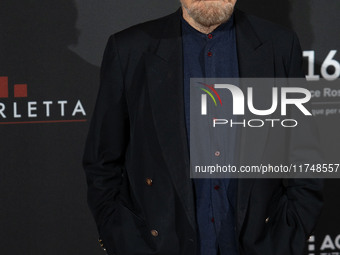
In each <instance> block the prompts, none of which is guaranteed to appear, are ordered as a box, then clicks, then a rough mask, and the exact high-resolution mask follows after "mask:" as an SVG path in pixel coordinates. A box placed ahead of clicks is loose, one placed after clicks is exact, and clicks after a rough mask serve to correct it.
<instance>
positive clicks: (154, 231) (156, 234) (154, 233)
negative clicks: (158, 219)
mask: <svg viewBox="0 0 340 255" xmlns="http://www.w3.org/2000/svg"><path fill="white" fill-rule="evenodd" d="M150 232H151V235H152V236H154V237H157V236H158V231H157V230H156V229H153V230H151V231H150Z"/></svg>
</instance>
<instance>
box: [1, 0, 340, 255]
mask: <svg viewBox="0 0 340 255" xmlns="http://www.w3.org/2000/svg"><path fill="white" fill-rule="evenodd" d="M237 6H238V7H239V8H240V9H242V10H244V11H246V12H248V13H252V14H255V15H257V16H260V17H263V18H266V19H268V20H271V21H273V22H275V23H278V24H281V25H283V26H286V27H290V28H293V29H294V30H295V31H296V32H297V34H298V35H299V38H300V41H301V45H302V48H303V50H304V53H303V54H304V60H305V69H306V75H307V78H308V79H310V80H311V81H312V80H317V79H319V78H325V79H328V80H332V79H333V80H334V79H336V78H338V77H339V76H340V64H339V62H340V53H338V52H337V51H338V50H339V47H340V36H339V35H340V26H339V24H340V18H339V15H338V14H339V12H340V3H339V2H338V1H333V0H324V1H318V0H299V1H292V0H291V1H288V0H276V1H272V0H258V1H253V0H239V1H238V4H237ZM178 7H179V1H178V0H162V1H159V0H140V1H133V0H102V1H94V0H76V1H72V0H58V1H57V0H44V1H38V0H3V1H1V2H0V112H2V114H0V134H1V145H0V155H1V158H0V254H1V255H43V254H44V255H61V254H62V255H75V254H79V255H102V254H104V252H103V251H102V249H101V248H100V246H99V244H98V243H97V237H98V236H97V232H96V227H95V223H94V221H93V219H92V216H91V214H90V211H89V209H88V207H87V204H86V180H85V175H84V173H83V169H82V167H81V158H82V153H83V148H84V142H85V139H86V134H87V131H88V125H89V120H90V117H91V113H92V110H93V107H94V103H95V98H96V94H97V90H98V85H99V82H98V81H99V67H100V62H101V58H102V54H103V50H104V47H105V44H106V41H107V39H108V37H109V35H111V34H112V33H115V32H118V31H119V30H122V29H124V28H126V27H128V26H131V25H133V24H136V23H139V22H143V21H146V20H150V19H154V18H158V17H161V16H163V15H166V14H168V13H171V12H173V11H175V10H176V9H177V8H178ZM339 90H340V88H339ZM339 97H340V92H339V91H338V90H334V91H332V92H331V93H328V94H327V95H324V94H323V91H322V90H321V92H320V96H319V98H318V100H319V103H317V104H314V105H313V114H315V115H317V117H316V118H317V122H318V125H319V128H320V130H321V141H322V147H323V149H324V151H325V156H326V159H327V162H329V163H339V161H340V160H339V159H340V157H339V152H340V145H339V143H340V136H339V134H338V133H339V130H340V120H339V117H340V113H339V112H340V104H337V102H340V100H339ZM331 102H332V103H331ZM339 193H340V180H337V179H334V180H327V181H326V186H325V200H326V203H325V208H324V210H323V214H322V217H321V220H320V222H319V224H318V226H317V229H316V231H315V233H314V235H313V236H312V238H311V239H310V243H309V245H308V250H307V251H306V254H309V255H312V254H315V255H317V254H318V255H326V254H327V255H338V254H340V218H339V215H340V200H339Z"/></svg>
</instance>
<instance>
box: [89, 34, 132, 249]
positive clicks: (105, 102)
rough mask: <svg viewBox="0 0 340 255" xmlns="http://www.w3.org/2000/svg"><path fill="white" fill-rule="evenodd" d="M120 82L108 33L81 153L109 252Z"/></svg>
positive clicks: (122, 122) (121, 131)
mask: <svg viewBox="0 0 340 255" xmlns="http://www.w3.org/2000/svg"><path fill="white" fill-rule="evenodd" d="M123 83H124V82H123V76H122V71H121V67H120V61H119V56H118V51H117V47H116V43H115V39H114V35H112V36H111V37H110V38H109V40H108V43H107V46H106V49H105V52H104V56H103V61H102V66H101V75H100V88H99V93H98V97H97V102H96V105H95V110H94V113H93V116H92V120H91V124H90V129H89V133H88V138H87V141H86V146H85V152H84V157H83V167H84V170H85V174H86V179H87V185H88V191H87V200H88V205H89V208H90V209H91V212H92V214H93V217H94V219H95V222H96V224H97V228H98V232H99V234H100V238H101V239H102V240H103V243H104V245H105V247H106V249H107V251H108V253H109V254H112V252H113V251H112V250H113V249H114V248H113V246H114V245H113V244H112V243H113V240H111V239H112V238H111V233H109V231H106V230H105V229H108V228H107V227H105V226H106V225H107V224H113V223H112V222H111V221H112V218H114V213H115V212H116V211H117V210H118V203H119V201H118V198H119V193H120V185H121V182H122V174H123V172H124V160H125V151H126V147H127V144H128V139H129V122H128V113H127V105H126V101H125V95H124V84H123ZM109 221H110V222H111V223H108V222H109ZM112 231H114V230H113V229H112Z"/></svg>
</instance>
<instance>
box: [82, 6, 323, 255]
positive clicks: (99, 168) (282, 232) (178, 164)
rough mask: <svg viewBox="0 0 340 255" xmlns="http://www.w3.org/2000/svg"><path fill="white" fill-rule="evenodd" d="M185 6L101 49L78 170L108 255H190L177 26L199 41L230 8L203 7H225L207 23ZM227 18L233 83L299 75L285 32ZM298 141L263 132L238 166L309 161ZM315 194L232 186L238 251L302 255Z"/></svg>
mask: <svg viewBox="0 0 340 255" xmlns="http://www.w3.org/2000/svg"><path fill="white" fill-rule="evenodd" d="M194 2H197V1H192V0H183V2H182V5H183V6H184V7H183V8H182V9H179V10H178V11H176V12H175V13H173V14H171V15H169V16H166V17H163V18H160V19H157V20H154V21H150V22H146V23H143V24H139V25H136V26H133V27H131V28H129V29H126V30H124V31H122V32H119V33H117V34H114V35H112V36H111V37H110V39H109V41H108V44H107V47H106V50H105V53H104V58H103V62H102V71H101V85H100V91H99V95H98V99H97V104H96V108H95V112H94V116H93V119H92V122H91V127H90V131H89V136H88V140H87V145H86V149H85V154H84V169H85V172H86V177H87V183H88V203H89V207H90V209H91V211H92V213H93V215H94V218H95V221H96V224H97V227H98V232H99V235H100V239H101V242H102V244H103V245H104V246H105V248H106V250H107V252H108V254H109V255H113V254H118V255H134V254H135V255H137V254H138V255H148V254H150V255H151V254H160V255H175V254H183V255H184V254H185V255H188V254H192V255H196V254H198V248H197V247H199V239H198V237H197V228H198V227H197V221H196V216H197V215H196V210H195V194H194V189H193V183H192V180H191V179H190V176H189V152H188V140H187V134H186V123H185V111H184V106H185V102H184V95H183V47H182V34H181V22H182V21H181V19H182V18H183V17H184V19H186V21H188V23H189V24H190V25H192V26H193V27H194V28H195V29H197V30H199V31H200V32H202V33H206V34H208V33H210V32H212V31H213V30H214V29H216V27H218V25H219V24H220V23H223V22H226V21H227V20H228V19H229V18H230V16H231V14H232V13H233V10H232V9H230V7H231V8H232V7H233V6H234V4H235V1H212V2H223V3H221V4H222V5H218V4H217V6H218V7H221V6H222V7H223V6H224V7H226V9H225V10H224V12H223V13H224V14H223V13H222V14H221V15H226V16H225V19H223V18H221V19H220V20H217V21H216V20H211V19H210V20H208V21H207V23H204V20H207V19H203V21H202V20H201V21H200V19H202V16H201V15H197V13H198V14H199V13H200V12H199V11H202V10H200V8H201V7H202V6H198V9H196V11H198V12H196V14H195V10H194V9H190V4H192V3H194ZM224 2H226V3H225V5H223V4H224ZM196 4H198V3H196ZM214 4H215V5H216V3H214ZM196 7H197V6H196ZM215 7H216V6H215ZM228 8H229V9H228ZM182 10H183V11H182ZM217 14H218V12H216V13H213V16H214V15H217ZM195 15H196V16H195ZM218 15H219V14H218ZM200 17H201V18H200ZM233 18H234V23H235V30H236V46H237V58H238V71H239V76H240V77H252V78H256V77H301V74H302V71H301V61H302V60H301V58H302V56H301V49H300V46H299V42H298V39H297V36H296V35H295V34H294V33H293V32H291V31H289V30H287V29H283V28H281V27H278V26H276V25H274V24H271V23H269V22H266V21H264V20H261V19H258V18H256V17H252V16H248V15H246V14H244V13H242V12H241V11H238V10H236V11H235V12H234V14H233ZM214 22H215V23H214ZM216 22H217V24H216ZM306 132H307V133H308V130H307V131H306ZM300 135H301V134H291V135H290V138H289V137H288V135H287V134H286V133H282V132H281V133H275V132H272V133H270V134H268V130H266V129H263V131H260V132H259V133H258V134H257V135H256V136H255V137H253V138H252V139H255V140H252V143H254V144H256V148H253V147H252V146H247V147H245V148H241V149H240V150H241V153H240V154H241V155H240V161H241V162H246V161H247V159H249V158H252V159H254V160H253V161H256V162H261V161H266V160H267V159H268V158H270V159H273V157H276V158H275V159H273V161H274V162H285V163H287V162H291V161H294V160H295V159H296V157H298V156H299V155H302V154H299V151H298V150H299V149H300V148H301V146H299V145H302V144H304V143H306V144H307V147H308V146H309V148H312V149H311V151H312V152H311V153H314V154H313V156H315V158H317V157H318V154H317V152H315V150H314V149H313V148H314V147H313V146H316V145H315V144H311V142H310V141H308V140H306V139H305V140H304V139H297V137H298V136H300ZM273 143H276V144H277V145H278V146H276V147H277V149H276V153H275V156H273V155H274V154H273V153H272V152H273V150H272V148H271V149H268V148H267V147H266V146H268V144H269V145H270V144H273ZM306 144H304V145H306ZM287 148H288V149H287ZM303 148H306V146H304V147H303ZM292 155H293V156H292ZM293 157H294V159H293ZM253 161H252V162H253ZM321 190H322V183H321V182H320V181H319V180H312V179H309V180H306V179H286V180H282V179H239V180H238V185H237V203H236V209H235V211H236V213H235V222H234V223H235V230H234V231H235V236H236V240H237V241H236V246H237V249H238V253H239V254H245V255H248V254H249V255H250V254H251V255H274V254H275V255H276V254H277V255H288V254H292V255H295V254H296V255H297V254H302V253H303V250H304V247H305V243H306V240H307V238H308V236H309V235H310V234H311V232H312V230H313V228H314V227H315V223H316V219H317V217H318V215H319V213H320V210H321V207H322V197H321ZM212 255H215V254H212ZM221 255H224V254H221Z"/></svg>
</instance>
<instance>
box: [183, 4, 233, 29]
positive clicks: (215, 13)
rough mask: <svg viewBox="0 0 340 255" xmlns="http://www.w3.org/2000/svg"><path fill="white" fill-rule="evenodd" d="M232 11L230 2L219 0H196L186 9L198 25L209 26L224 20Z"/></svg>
mask: <svg viewBox="0 0 340 255" xmlns="http://www.w3.org/2000/svg"><path fill="white" fill-rule="evenodd" d="M233 11H234V6H233V5H232V4H225V3H223V2H222V1H219V0H209V1H208V0H203V1H202V0H201V1H197V2H195V3H193V4H192V6H190V8H189V9H188V13H189V15H190V16H191V17H192V18H193V19H194V20H195V21H196V22H197V23H199V24H200V25H202V26H205V27H210V26H214V25H219V24H221V23H224V22H226V21H227V20H229V18H230V17H231V15H232V13H233Z"/></svg>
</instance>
